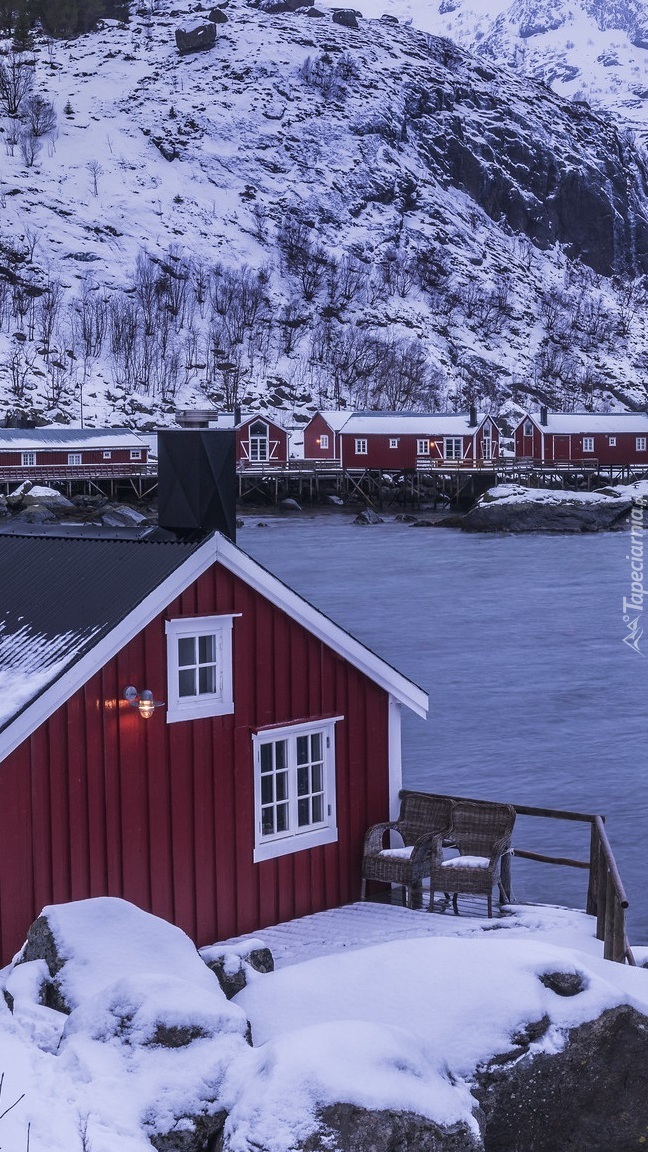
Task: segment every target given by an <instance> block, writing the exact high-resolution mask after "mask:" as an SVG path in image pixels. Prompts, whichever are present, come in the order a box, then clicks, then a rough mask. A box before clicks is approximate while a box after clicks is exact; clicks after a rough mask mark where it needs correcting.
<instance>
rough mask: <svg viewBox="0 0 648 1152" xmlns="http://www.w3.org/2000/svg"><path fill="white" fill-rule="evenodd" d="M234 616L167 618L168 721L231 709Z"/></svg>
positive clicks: (220, 712) (232, 702) (193, 717)
mask: <svg viewBox="0 0 648 1152" xmlns="http://www.w3.org/2000/svg"><path fill="white" fill-rule="evenodd" d="M233 619H234V617H233V616H204V617H198V618H189V619H184V620H169V621H167V626H166V627H167V643H168V694H169V704H168V709H167V717H168V719H169V721H171V722H173V721H174V720H193V719H196V718H198V717H200V716H222V715H224V714H225V713H227V712H233V711H234V700H233V697H232V621H233Z"/></svg>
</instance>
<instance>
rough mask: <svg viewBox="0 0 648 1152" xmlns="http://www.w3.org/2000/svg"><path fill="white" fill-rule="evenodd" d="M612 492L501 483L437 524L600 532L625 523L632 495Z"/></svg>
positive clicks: (477, 529) (486, 529) (499, 529)
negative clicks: (461, 512) (462, 513)
mask: <svg viewBox="0 0 648 1152" xmlns="http://www.w3.org/2000/svg"><path fill="white" fill-rule="evenodd" d="M612 491H614V495H611V494H607V495H606V494H602V493H581V492H571V493H570V492H565V491H562V490H560V491H555V490H550V489H545V488H523V487H521V486H520V485H514V484H501V485H498V487H496V488H492V489H491V490H490V491H488V492H486V493H485V494H484V495H483V496H481V497H480V499H479V500H478V502H477V504H476V505H475V507H474V508H472V509H471V510H470V512H468V513H467V514H466V515H465V516H462V517H461V518H459V517H457V516H448V517H444V518H443V519H442V520H439V521H437V527H439V528H455V527H460V528H462V529H463V531H464V532H569V533H576V532H601V531H605V530H608V529H612V528H623V527H625V524H626V521H627V518H628V514H629V512H630V509H631V507H632V498H631V497H630V496H622V495H620V493H619V492H618V491H616V490H610V492H612Z"/></svg>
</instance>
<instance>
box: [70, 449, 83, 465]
mask: <svg viewBox="0 0 648 1152" xmlns="http://www.w3.org/2000/svg"><path fill="white" fill-rule="evenodd" d="M80 463H81V453H80V452H68V464H80Z"/></svg>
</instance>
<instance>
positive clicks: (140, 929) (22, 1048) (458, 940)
mask: <svg viewBox="0 0 648 1152" xmlns="http://www.w3.org/2000/svg"><path fill="white" fill-rule="evenodd" d="M116 906H121V909H124V911H125V912H126V913H129V906H128V905H124V902H122V901H115V900H110V899H107V898H106V899H100V900H88V901H79V902H76V903H75V904H72V905H68V906H58V907H52V908H50V909H49V910H48V914H49V915H50V916H51V917H52V921H53V923H54V924H55V926H56V925H58V927H59V928H60V929H61V935H62V936H63V937H64V941H65V954H66V957H67V960H66V964H65V968H64V970H63V972H62V973H61V979H63V980H64V981H65V982H66V989H65V990H66V992H67V994H68V995H70V996H71V998H72V1001H73V1002H74V1003H75V1004H76V1005H77V1007H76V1008H75V1010H74V1011H73V1012H72V1015H71V1016H69V1017H66V1016H64V1015H63V1014H61V1013H58V1012H54V1011H52V1009H49V1008H47V1007H45V1006H44V1005H43V1004H42V1003H41V1002H40V996H39V993H40V989H41V985H42V981H43V979H44V978H46V977H47V975H48V973H47V971H46V968H45V965H44V962H42V961H38V960H36V961H32V962H31V963H28V964H24V965H19V966H17V967H10V968H8V969H5V970H4V972H3V974H2V979H1V980H0V985H1V986H2V987H3V988H4V987H7V988H8V990H9V991H10V992H11V994H12V996H13V997H14V1010H13V1014H10V1013H9V1011H8V1010H7V1009H5V1010H4V1012H3V1013H0V1044H1V1045H2V1051H3V1056H4V1080H3V1101H5V1100H6V1102H7V1104H5V1107H6V1111H5V1113H4V1114H3V1121H2V1135H3V1147H4V1146H5V1144H6V1146H7V1148H24V1147H25V1133H26V1131H27V1125H29V1126H30V1128H29V1131H30V1137H31V1144H32V1145H33V1146H34V1147H35V1148H47V1149H48V1152H69V1149H70V1148H73V1147H76V1146H77V1145H78V1143H79V1125H80V1118H81V1120H82V1119H83V1118H84V1117H85V1118H86V1126H87V1135H88V1143H89V1144H90V1142H91V1146H92V1148H93V1152H114V1150H115V1149H119V1150H121V1149H123V1150H124V1152H126V1150H127V1152H147V1150H148V1152H150V1148H151V1143H150V1137H151V1136H152V1135H153V1134H154V1133H156V1132H165V1131H169V1130H170V1129H173V1130H174V1131H177V1132H178V1134H179V1136H180V1135H182V1130H183V1127H187V1121H186V1119H184V1120H183V1118H186V1117H188V1116H189V1115H191V1114H201V1113H202V1114H204V1113H207V1114H210V1113H216V1112H217V1111H218V1109H219V1108H222V1109H223V1110H224V1111H226V1112H227V1113H228V1119H227V1134H228V1141H229V1143H228V1146H231V1147H232V1148H233V1147H236V1148H243V1147H245V1148H251V1147H261V1148H267V1149H268V1150H271V1152H289V1150H292V1149H294V1148H295V1147H296V1146H298V1145H299V1142H300V1140H303V1139H304V1138H305V1137H307V1136H308V1135H309V1133H311V1132H312V1131H313V1129H314V1128H315V1125H316V1113H317V1110H318V1108H321V1107H322V1106H323V1105H326V1104H327V1103H335V1102H337V1101H343V1102H348V1103H351V1104H357V1105H359V1106H364V1107H371V1108H376V1109H380V1110H382V1109H387V1108H393V1109H395V1110H398V1111H408V1110H414V1111H417V1112H419V1113H420V1114H421V1115H424V1116H428V1117H430V1119H432V1120H434V1121H437V1122H441V1123H450V1122H452V1121H453V1120H458V1121H463V1122H464V1123H466V1124H467V1125H468V1126H469V1127H470V1128H472V1129H473V1130H475V1121H474V1117H473V1109H474V1108H475V1106H476V1101H475V1099H474V1097H473V1096H472V1094H471V1090H470V1089H471V1077H472V1075H473V1073H474V1071H475V1068H476V1065H477V1063H478V1062H479V1061H481V1060H484V1061H487V1060H489V1059H490V1058H491V1057H492V1056H497V1055H499V1054H501V1053H502V1052H510V1050H511V1037H512V1036H513V1035H514V1034H515V1033H517V1032H523V1031H524V1029H525V1025H527V1024H528V1023H530V1022H536V1021H538V1020H540V1019H543V1018H544V1017H546V1018H547V1022H548V1028H547V1031H546V1032H545V1033H544V1035H542V1036H540V1037H539V1038H538V1039H537V1040H536V1041H535V1042H533V1044H532V1046H531V1049H530V1051H531V1053H532V1054H534V1053H538V1052H542V1051H556V1050H559V1049H560V1048H561V1047H562V1046H563V1045H564V1042H565V1034H566V1030H567V1029H568V1028H570V1027H573V1026H575V1025H578V1024H580V1023H582V1022H584V1021H588V1020H592V1019H594V1018H595V1017H597V1016H598V1015H600V1013H601V1012H602V1011H603V1010H605V1009H607V1008H610V1007H613V1006H615V1005H617V1004H632V1005H634V1006H635V1007H636V1008H637V1009H638V1010H639V1011H640V1012H643V1013H644V1014H646V1013H648V974H647V973H646V971H645V970H644V969H642V968H629V967H627V966H624V965H621V964H612V963H611V962H610V961H605V960H603V959H602V958H601V953H602V945H601V943H600V942H599V941H596V940H595V939H594V932H595V927H596V922H595V919H594V918H593V917H587V916H585V915H584V913H579V912H571V911H568V910H565V909H557V908H544V907H541V906H540V907H539V906H535V907H515V908H513V909H512V914H511V915H510V916H506V917H503V918H501V919H496V920H485V919H484V920H476V919H473V918H462V917H459V918H457V917H454V916H451V917H449V918H448V917H445V916H440V915H432V916H431V915H430V914H429V913H428V912H416V911H413V910H411V909H403V908H391V907H389V906H379V905H366V904H356V905H351V906H347V907H346V908H342V909H335V910H333V911H331V912H328V913H326V912H325V913H320V914H318V915H317V916H310V917H306V918H304V919H303V920H297V921H292V922H291V923H290V924H289V925H277V926H276V927H274V928H271V929H268V933H267V936H266V933H263V932H262V933H257V934H255V935H256V937H257V939H258V937H259V936H260V937H261V941H262V942H263V941H265V942H267V943H269V942H270V941H272V947H273V950H274V949H275V939H276V938H277V937H278V935H279V934H280V933H281V932H282V931H285V932H287V933H289V934H291V937H292V941H293V948H294V951H293V955H292V957H291V960H292V962H291V963H290V965H285V964H283V965H280V966H279V967H278V968H277V970H276V971H275V972H274V973H267V974H265V975H261V974H257V975H255V978H254V980H253V981H252V982H251V983H249V984H248V987H247V988H246V989H245V990H244V991H243V992H242V993H240V994H239V995H238V997H236V998H235V999H234V1001H232V1002H231V1004H230V1006H229V1010H230V1012H231V1014H232V1019H231V1020H230V1019H229V1018H228V1005H227V1003H226V1002H225V1001H224V998H223V997H222V996H221V995H220V994H219V992H218V989H215V988H214V982H213V980H212V978H211V974H210V973H209V972H208V970H207V968H205V969H204V973H203V972H201V971H199V969H198V967H197V954H196V952H195V949H193V947H192V945H191V944H190V942H189V941H188V940H187V939H186V937H183V934H182V933H181V932H180V931H179V930H178V929H175V928H173V927H172V926H170V925H168V924H166V923H163V922H162V921H160V920H157V919H156V918H155V917H153V916H149V915H147V914H145V913H142V912H140V911H138V910H136V909H133V908H130V915H126V918H125V917H124V915H121V914H120V915H117V914H116V912H120V907H117V908H116ZM125 924H126V925H130V927H129V928H128V930H127V931H125V930H124V926H125ZM272 933H274V934H275V935H274V937H273V936H272ZM363 938H364V939H363ZM298 939H301V940H302V941H303V947H302V950H301V951H300V948H299V945H298V944H297V940H298ZM349 943H351V945H352V948H351V950H350V949H349V948H348V947H347V945H348V944H349ZM308 945H310V946H311V949H313V948H314V949H318V950H319V954H314V953H313V952H312V951H311V953H310V955H311V958H310V959H308V958H307V956H308V955H309V953H308V950H307V946H308ZM276 955H277V956H278V955H279V954H278V951H277V952H276ZM547 972H565V973H570V974H573V973H578V974H580V976H581V978H582V981H583V984H584V988H583V991H582V992H580V993H578V994H576V995H574V996H571V997H565V996H558V995H556V993H555V992H553V991H551V989H550V988H548V987H545V986H544V985H543V984H542V983H541V979H540V977H542V976H543V975H544V974H545V973H547ZM190 985H192V986H193V985H195V987H196V988H197V990H198V994H199V995H198V996H196V994H195V992H194V994H193V995H191V988H190V987H189V986H190ZM200 999H202V1004H203V1014H204V1015H205V1017H207V1019H208V1024H211V1022H212V1017H215V1015H216V1013H220V1014H221V1015H222V1016H223V1018H224V1019H223V1028H222V1029H220V1030H216V1029H213V1028H212V1027H210V1028H208V1029H207V1030H206V1031H207V1035H204V1036H202V1037H199V1038H197V1039H194V1040H192V1041H191V1042H189V1043H184V1044H181V1045H180V1046H178V1047H175V1048H173V1047H168V1046H163V1045H162V1044H160V1043H155V1042H154V1041H153V1040H152V1038H151V1032H152V1026H153V1025H154V1024H155V1022H157V1021H163V1022H171V1021H174V1020H175V1022H176V1026H180V1027H181V1026H182V1025H183V1024H185V1023H186V1024H187V1025H189V1026H191V1025H195V1023H196V1020H197V1019H198V1020H200V1012H199V1011H198V1013H197V1008H198V1009H199V1008H200ZM241 1009H242V1010H243V1013H244V1014H245V1016H247V1017H248V1019H250V1021H251V1024H252V1039H253V1045H254V1046H253V1047H249V1046H248V1045H247V1044H246V1043H245V1041H244V1040H243V1038H242V1036H241V1035H238V1034H233V1032H232V1030H231V1029H232V1027H233V1026H235V1020H234V1018H233V1017H234V1014H238V1015H239V1016H240V1010H241ZM23 1094H24V1095H23ZM14 1101H16V1102H17V1103H16V1106H15V1107H12V1108H9V1107H7V1105H8V1104H13V1102H14ZM115 1101H118V1104H119V1106H118V1107H116V1106H115Z"/></svg>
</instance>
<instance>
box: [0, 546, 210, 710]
mask: <svg viewBox="0 0 648 1152" xmlns="http://www.w3.org/2000/svg"><path fill="white" fill-rule="evenodd" d="M203 542H204V541H199V542H194V543H191V544H187V543H181V542H176V541H173V542H166V541H165V542H151V541H142V540H95V539H91V540H88V539H71V538H59V537H48V536H40V537H39V536H0V586H1V588H2V596H1V599H0V674H1V673H2V672H9V671H12V672H20V673H24V674H27V675H33V674H34V673H38V674H39V676H42V674H43V673H46V671H47V669H48V668H52V669H54V668H56V675H59V674H60V672H61V671H62V669H63V667H65V666H66V665H67V664H69V663H70V662H71V661H72V660H77V659H79V658H80V657H81V656H82V655H83V654H84V653H85V652H87V651H88V650H89V649H90V648H92V647H93V646H94V645H95V644H97V643H98V642H99V641H100V640H101V639H102V638H103V637H104V636H106V635H107V634H108V633H109V632H111V631H112V629H113V628H114V627H116V625H117V624H118V623H119V622H120V621H121V620H123V619H124V618H125V617H126V616H128V614H129V613H130V612H131V611H133V609H135V608H136V607H137V605H138V604H139V603H141V601H142V600H144V599H145V597H146V596H147V595H149V593H151V592H153V591H154V590H155V588H157V587H158V586H159V585H160V584H161V583H162V582H163V581H164V580H165V579H166V578H167V577H168V576H170V575H171V574H172V573H173V572H174V571H175V570H176V569H177V568H179V567H180V565H181V564H183V563H184V561H185V560H187V558H188V557H189V556H190V555H191V554H192V552H195V551H196V549H197V548H199V547H200V546H201V543H203ZM55 678H56V676H52V677H51V678H49V679H48V682H50V683H51V680H52V679H55ZM46 679H47V678H46ZM45 687H46V684H45V683H43V684H42V687H41V690H44V688H45ZM38 694H39V693H38V692H36V693H35V694H34V695H33V696H32V697H31V699H34V698H35V695H38ZM27 702H31V701H27ZM18 711H22V708H19V709H18V710H17V711H16V712H15V713H14V715H12V716H10V717H9V718H8V719H7V722H9V721H10V720H12V719H13V718H14V716H15V715H17V714H18ZM2 727H4V724H3V723H1V722H0V729H1V728H2Z"/></svg>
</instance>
